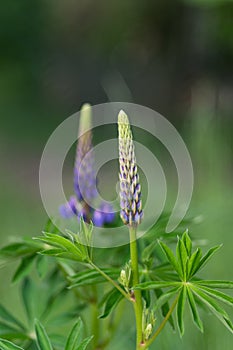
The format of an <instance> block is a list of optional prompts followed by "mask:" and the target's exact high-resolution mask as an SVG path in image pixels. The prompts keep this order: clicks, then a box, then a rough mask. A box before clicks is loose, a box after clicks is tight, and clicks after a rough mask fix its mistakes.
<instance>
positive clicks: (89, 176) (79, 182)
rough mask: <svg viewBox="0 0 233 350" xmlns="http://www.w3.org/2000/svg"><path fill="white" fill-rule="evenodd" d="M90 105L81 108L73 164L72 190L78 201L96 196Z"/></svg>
mask: <svg viewBox="0 0 233 350" xmlns="http://www.w3.org/2000/svg"><path fill="white" fill-rule="evenodd" d="M90 127H91V107H90V105H88V104H85V105H84V106H83V107H82V110H81V116H80V124H79V140H78V144H77V150H76V158H75V165H74V191H75V193H76V196H77V198H78V200H79V201H82V200H85V199H86V200H88V201H90V200H92V199H93V198H95V197H97V191H96V179H95V172H94V155H93V149H92V132H91V130H90Z"/></svg>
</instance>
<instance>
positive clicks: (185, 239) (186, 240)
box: [182, 230, 192, 256]
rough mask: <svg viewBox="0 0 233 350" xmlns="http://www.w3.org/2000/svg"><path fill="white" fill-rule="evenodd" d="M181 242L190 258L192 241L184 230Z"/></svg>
mask: <svg viewBox="0 0 233 350" xmlns="http://www.w3.org/2000/svg"><path fill="white" fill-rule="evenodd" d="M182 241H183V243H184V246H185V248H186V251H187V254H188V256H190V255H191V252H192V241H191V239H190V237H189V235H188V230H186V231H185V233H184V234H183V236H182Z"/></svg>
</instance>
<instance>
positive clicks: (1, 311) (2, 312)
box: [0, 304, 25, 331]
mask: <svg viewBox="0 0 233 350" xmlns="http://www.w3.org/2000/svg"><path fill="white" fill-rule="evenodd" d="M0 319H1V320H3V321H4V322H7V323H9V324H13V325H14V326H16V327H19V329H20V330H22V331H24V330H25V328H24V326H23V324H22V323H21V322H20V321H19V320H17V319H16V318H15V317H14V316H13V315H12V314H11V313H10V312H9V311H8V310H7V309H6V308H5V307H4V306H3V305H2V304H0Z"/></svg>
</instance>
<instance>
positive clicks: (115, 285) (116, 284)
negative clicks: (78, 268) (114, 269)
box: [89, 261, 132, 302]
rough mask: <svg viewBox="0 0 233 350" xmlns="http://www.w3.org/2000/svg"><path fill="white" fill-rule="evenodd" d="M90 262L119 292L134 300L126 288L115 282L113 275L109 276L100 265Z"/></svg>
mask: <svg viewBox="0 0 233 350" xmlns="http://www.w3.org/2000/svg"><path fill="white" fill-rule="evenodd" d="M89 264H90V265H91V267H93V269H95V270H96V271H98V272H99V273H100V274H101V275H102V276H103V277H104V278H105V279H106V280H107V281H109V282H110V283H111V284H112V285H113V286H114V287H115V288H116V289H118V290H119V292H120V293H121V294H122V295H123V296H124V297H125V298H126V299H128V300H129V301H131V302H132V299H131V297H130V295H129V294H128V293H126V292H125V291H124V289H122V288H121V286H119V284H118V283H117V282H115V281H114V280H113V279H112V278H111V277H109V276H108V275H107V274H106V273H105V272H104V271H102V270H101V269H100V268H99V267H98V266H96V265H95V264H94V263H93V262H92V261H90V262H89Z"/></svg>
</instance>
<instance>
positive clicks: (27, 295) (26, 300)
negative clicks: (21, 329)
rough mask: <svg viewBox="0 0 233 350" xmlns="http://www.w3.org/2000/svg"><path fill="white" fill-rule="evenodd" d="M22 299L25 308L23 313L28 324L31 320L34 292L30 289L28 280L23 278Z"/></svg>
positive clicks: (30, 284) (30, 285)
mask: <svg viewBox="0 0 233 350" xmlns="http://www.w3.org/2000/svg"><path fill="white" fill-rule="evenodd" d="M21 290H22V299H23V304H24V307H25V311H26V314H27V317H28V320H29V323H31V321H32V320H33V300H35V298H34V292H33V288H32V283H31V280H30V279H29V278H27V277H26V278H25V279H24V280H23V283H22V287H21Z"/></svg>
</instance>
